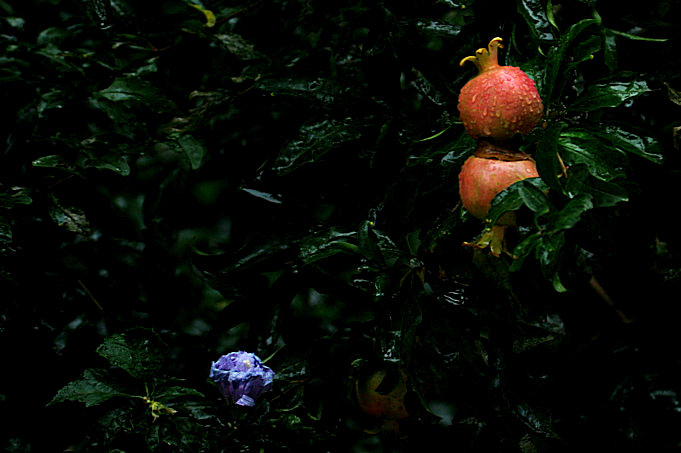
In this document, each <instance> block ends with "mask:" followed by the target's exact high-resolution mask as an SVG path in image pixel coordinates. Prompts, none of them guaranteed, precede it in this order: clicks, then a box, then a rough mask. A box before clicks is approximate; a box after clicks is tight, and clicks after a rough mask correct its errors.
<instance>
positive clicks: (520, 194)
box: [486, 178, 549, 225]
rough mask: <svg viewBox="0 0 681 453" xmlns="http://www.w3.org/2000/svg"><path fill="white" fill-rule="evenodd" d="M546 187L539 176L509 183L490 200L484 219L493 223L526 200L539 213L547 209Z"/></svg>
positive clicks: (518, 207)
mask: <svg viewBox="0 0 681 453" xmlns="http://www.w3.org/2000/svg"><path fill="white" fill-rule="evenodd" d="M546 189H547V186H546V184H545V183H544V182H543V181H542V180H541V178H527V179H524V180H522V181H518V182H516V183H514V184H511V185H510V186H509V187H508V188H506V189H505V190H503V191H502V192H500V193H498V194H497V195H496V196H495V197H494V199H493V200H492V206H491V207H490V210H489V212H488V213H487V219H486V221H487V222H488V223H489V224H490V225H494V223H496V221H497V220H498V219H499V217H501V215H502V214H504V213H505V212H508V211H515V210H517V209H520V207H521V206H523V204H525V203H526V202H527V203H529V204H528V207H530V208H531V209H532V210H535V212H536V213H537V214H539V215H541V214H544V213H546V212H548V211H549V202H548V199H547V198H546V195H545V194H544V191H545V190H546Z"/></svg>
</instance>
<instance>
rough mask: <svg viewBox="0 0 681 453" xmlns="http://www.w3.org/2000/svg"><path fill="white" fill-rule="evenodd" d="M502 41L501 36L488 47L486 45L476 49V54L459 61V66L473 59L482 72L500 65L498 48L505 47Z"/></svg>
mask: <svg viewBox="0 0 681 453" xmlns="http://www.w3.org/2000/svg"><path fill="white" fill-rule="evenodd" d="M501 41H502V39H501V38H494V39H492V40H491V41H490V42H489V44H488V45H487V49H485V48H484V47H481V48H479V49H478V50H476V51H475V55H471V56H469V57H466V58H464V59H462V60H461V61H460V62H459V66H463V65H464V64H466V62H467V61H471V62H473V64H474V65H475V66H476V67H477V68H478V71H479V72H481V73H482V72H485V71H489V70H490V69H493V68H495V67H497V66H499V60H498V49H499V47H501V48H502V49H503V48H504V46H503V45H501Z"/></svg>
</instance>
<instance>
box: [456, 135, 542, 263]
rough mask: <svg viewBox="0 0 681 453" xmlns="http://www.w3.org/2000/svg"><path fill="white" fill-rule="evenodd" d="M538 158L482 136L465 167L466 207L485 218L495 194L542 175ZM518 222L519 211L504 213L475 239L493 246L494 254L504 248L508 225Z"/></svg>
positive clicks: (461, 188)
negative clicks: (517, 213) (537, 164)
mask: <svg viewBox="0 0 681 453" xmlns="http://www.w3.org/2000/svg"><path fill="white" fill-rule="evenodd" d="M538 176H539V173H537V166H536V164H535V161H534V159H532V157H530V156H529V155H527V154H525V153H523V152H520V151H511V150H507V149H504V148H501V147H499V146H498V145H493V144H491V143H489V142H487V141H485V140H481V141H480V142H479V144H478V148H477V149H476V151H475V153H474V154H473V155H472V156H470V157H469V158H468V159H467V160H466V162H464V164H463V166H462V167H461V172H460V173H459V194H460V195H461V202H462V203H463V206H464V208H465V209H466V210H467V211H468V212H469V213H470V214H471V215H473V216H474V217H476V218H478V219H480V220H485V218H486V217H487V212H488V211H489V209H490V206H491V205H492V200H493V199H494V197H495V196H496V195H497V194H498V193H499V192H501V191H503V190H504V189H506V188H507V187H509V186H510V185H511V184H513V183H515V182H518V181H520V180H523V179H526V178H533V177H538ZM513 225H515V214H514V213H513V212H506V213H504V214H503V215H502V216H501V217H499V219H498V220H497V222H496V223H495V224H494V225H492V226H491V227H490V228H488V229H486V230H485V232H484V233H483V235H482V237H481V238H480V239H478V240H477V241H476V242H474V243H464V244H465V245H469V246H473V247H476V248H486V247H487V246H489V247H490V252H491V253H492V255H494V256H499V255H500V254H501V252H502V251H503V239H504V233H505V231H506V228H507V227H509V226H513Z"/></svg>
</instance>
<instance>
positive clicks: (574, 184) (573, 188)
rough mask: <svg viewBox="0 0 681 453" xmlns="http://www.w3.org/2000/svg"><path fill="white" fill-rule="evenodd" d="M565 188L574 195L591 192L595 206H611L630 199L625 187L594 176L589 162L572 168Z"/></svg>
mask: <svg viewBox="0 0 681 453" xmlns="http://www.w3.org/2000/svg"><path fill="white" fill-rule="evenodd" d="M565 189H566V190H567V192H568V193H569V194H570V195H571V196H572V197H576V196H577V195H578V194H590V195H591V196H592V202H593V205H594V207H596V208H599V207H611V206H615V205H616V204H618V203H620V202H623V201H628V199H629V198H628V194H627V191H626V190H625V189H623V188H622V187H620V186H618V185H617V184H615V183H613V182H606V181H603V180H602V179H598V178H596V177H594V176H593V175H592V174H591V172H590V169H589V167H588V165H587V164H577V165H575V166H573V167H571V168H570V171H569V173H568V178H567V181H566V184H565Z"/></svg>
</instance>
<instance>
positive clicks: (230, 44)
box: [215, 33, 264, 61]
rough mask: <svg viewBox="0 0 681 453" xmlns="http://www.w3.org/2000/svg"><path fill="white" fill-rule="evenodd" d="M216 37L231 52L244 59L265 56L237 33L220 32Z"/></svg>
mask: <svg viewBox="0 0 681 453" xmlns="http://www.w3.org/2000/svg"><path fill="white" fill-rule="evenodd" d="M215 39H216V40H217V41H218V42H219V43H220V45H221V46H222V47H223V48H224V49H225V50H227V51H228V52H229V53H231V54H232V55H234V56H235V57H237V58H239V59H240V60H244V61H251V60H258V59H262V58H264V56H263V55H262V54H260V53H258V52H257V51H256V50H255V46H254V45H253V44H252V43H250V42H248V41H246V40H245V39H244V38H243V37H242V36H241V35H238V34H236V33H220V34H218V35H215Z"/></svg>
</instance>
